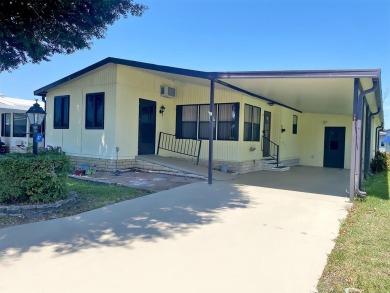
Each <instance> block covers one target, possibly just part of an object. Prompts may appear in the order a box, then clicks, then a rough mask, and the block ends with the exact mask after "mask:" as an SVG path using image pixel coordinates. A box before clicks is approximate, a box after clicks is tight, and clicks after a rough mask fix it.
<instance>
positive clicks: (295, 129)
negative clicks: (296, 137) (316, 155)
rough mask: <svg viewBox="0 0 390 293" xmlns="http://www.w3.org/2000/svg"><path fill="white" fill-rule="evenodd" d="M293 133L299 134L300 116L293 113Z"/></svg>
mask: <svg viewBox="0 0 390 293" xmlns="http://www.w3.org/2000/svg"><path fill="white" fill-rule="evenodd" d="M292 133H293V134H297V133H298V116H297V115H293V127H292Z"/></svg>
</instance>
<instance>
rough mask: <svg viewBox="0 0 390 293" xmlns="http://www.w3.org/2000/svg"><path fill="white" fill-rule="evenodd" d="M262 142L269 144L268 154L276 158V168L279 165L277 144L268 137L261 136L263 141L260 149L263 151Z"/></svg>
mask: <svg viewBox="0 0 390 293" xmlns="http://www.w3.org/2000/svg"><path fill="white" fill-rule="evenodd" d="M264 142H265V143H268V145H269V150H268V152H269V156H270V157H271V158H273V159H275V160H276V168H278V167H279V145H278V144H276V143H274V142H273V141H272V140H270V139H269V138H267V137H265V136H263V141H262V143H261V150H262V151H264Z"/></svg>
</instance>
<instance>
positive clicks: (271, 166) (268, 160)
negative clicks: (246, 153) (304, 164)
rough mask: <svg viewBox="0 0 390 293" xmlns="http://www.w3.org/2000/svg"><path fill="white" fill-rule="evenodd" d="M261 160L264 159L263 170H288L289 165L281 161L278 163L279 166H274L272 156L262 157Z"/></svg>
mask: <svg viewBox="0 0 390 293" xmlns="http://www.w3.org/2000/svg"><path fill="white" fill-rule="evenodd" d="M263 161H265V164H264V165H263V166H264V168H263V170H267V171H275V172H282V171H288V170H290V167H288V166H284V165H283V164H282V163H279V166H278V167H276V163H277V162H276V160H275V159H274V158H272V157H268V158H264V159H263Z"/></svg>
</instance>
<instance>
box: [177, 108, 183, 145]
mask: <svg viewBox="0 0 390 293" xmlns="http://www.w3.org/2000/svg"><path fill="white" fill-rule="evenodd" d="M182 117H183V106H176V138H182V137H183V131H182V121H183V119H182Z"/></svg>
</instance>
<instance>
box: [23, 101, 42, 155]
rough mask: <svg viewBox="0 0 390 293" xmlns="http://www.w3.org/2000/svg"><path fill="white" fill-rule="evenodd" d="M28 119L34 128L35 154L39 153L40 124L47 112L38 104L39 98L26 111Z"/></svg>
mask: <svg viewBox="0 0 390 293" xmlns="http://www.w3.org/2000/svg"><path fill="white" fill-rule="evenodd" d="M26 114H27V117H28V121H29V122H30V125H31V127H32V129H33V154H34V155H38V139H37V134H38V126H39V125H41V124H42V122H43V119H45V116H46V112H45V111H44V110H43V109H42V108H41V106H40V105H39V104H38V100H37V99H36V100H35V104H34V105H32V107H31V108H30V109H28V110H27V112H26Z"/></svg>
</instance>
